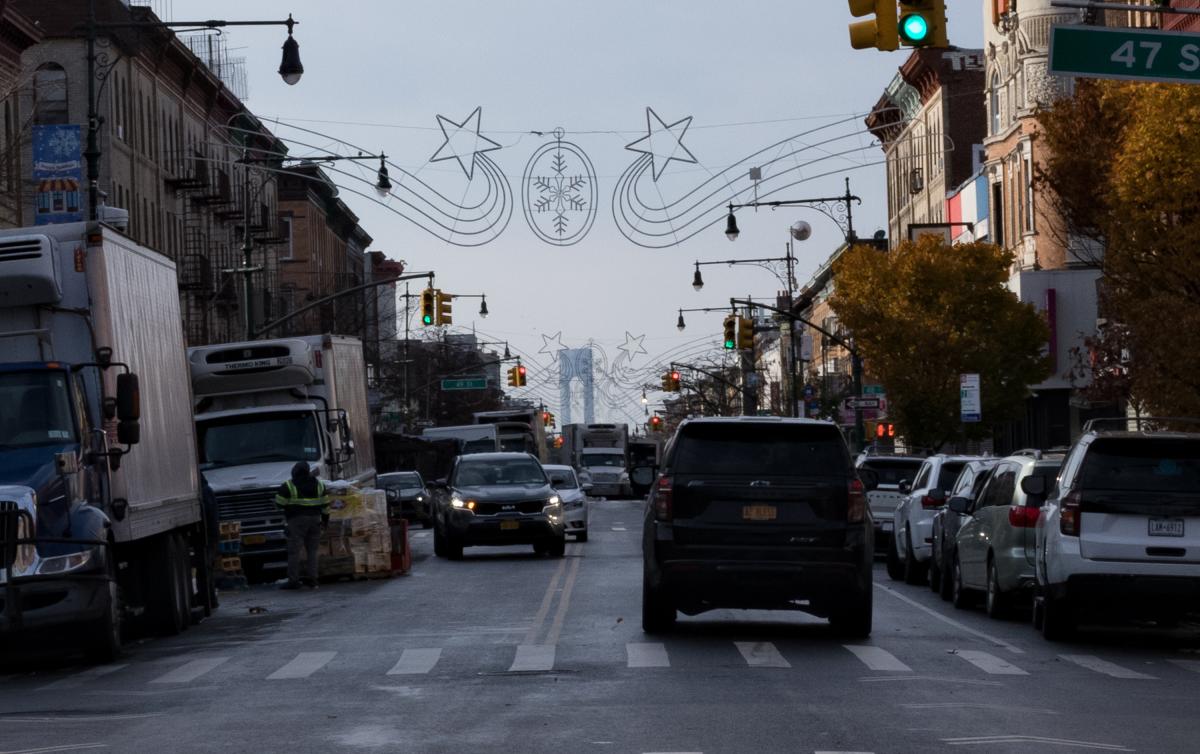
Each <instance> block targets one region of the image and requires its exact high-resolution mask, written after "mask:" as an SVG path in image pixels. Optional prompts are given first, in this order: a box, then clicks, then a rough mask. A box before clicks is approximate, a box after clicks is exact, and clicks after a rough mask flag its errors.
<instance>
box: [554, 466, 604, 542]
mask: <svg viewBox="0 0 1200 754" xmlns="http://www.w3.org/2000/svg"><path fill="white" fill-rule="evenodd" d="M542 468H544V469H545V470H546V476H548V477H550V486H551V487H553V488H554V490H555V492H557V493H558V496H559V498H560V499H561V500H562V507H563V523H564V525H565V526H566V529H567V534H573V535H574V536H575V541H576V542H586V541H587V538H588V497H587V493H588V490H590V489H591V487H592V485H590V484H580V483H579V478H578V477H576V476H575V469H573V468H571V467H570V466H551V465H546V466H543V467H542Z"/></svg>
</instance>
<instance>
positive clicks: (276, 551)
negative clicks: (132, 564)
mask: <svg viewBox="0 0 1200 754" xmlns="http://www.w3.org/2000/svg"><path fill="white" fill-rule="evenodd" d="M188 362H189V364H190V366H191V376H192V389H193V392H194V393H195V414H196V444H197V452H198V453H199V459H200V470H201V472H202V473H203V474H204V476H205V478H206V479H207V480H208V483H209V485H211V486H212V489H213V492H214V493H215V494H216V498H217V508H218V511H219V515H220V520H221V521H237V522H239V523H240V524H241V536H242V543H241V558H242V567H243V569H244V570H246V571H247V576H248V577H250V578H251V579H256V578H258V577H259V576H260V575H261V574H262V572H263V571H264V570H267V569H279V568H284V567H286V566H287V534H286V532H285V529H284V517H283V512H282V511H281V510H279V509H278V507H277V506H276V505H275V493H276V491H277V490H278V489H279V486H280V485H281V484H283V483H284V482H286V481H287V480H288V479H290V478H291V471H292V467H293V466H294V465H295V464H296V463H297V462H299V461H304V462H306V463H308V464H309V467H310V468H311V469H312V473H313V475H314V476H317V477H319V478H321V479H323V480H325V481H334V480H345V481H349V482H352V483H354V484H356V485H359V486H363V487H370V486H374V484H375V476H376V474H375V454H374V444H373V442H372V438H371V423H370V416H369V414H368V409H367V380H366V366H365V362H364V359H363V350H362V341H360V340H358V339H356V338H346V337H339V336H333V335H308V336H298V337H293V338H279V339H275V340H254V341H248V342H242V343H222V344H219V345H210V346H202V347H198V348H190V349H188Z"/></svg>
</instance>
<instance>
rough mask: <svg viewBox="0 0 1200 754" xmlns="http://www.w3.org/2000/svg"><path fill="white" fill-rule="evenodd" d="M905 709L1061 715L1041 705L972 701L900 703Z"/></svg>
mask: <svg viewBox="0 0 1200 754" xmlns="http://www.w3.org/2000/svg"><path fill="white" fill-rule="evenodd" d="M900 706H901V707H904V708H906V709H994V710H1007V711H1011V712H1036V713H1037V714H1039V715H1061V714H1062V713H1061V712H1055V711H1054V710H1049V709H1044V708H1042V707H1032V706H1031V707H1008V706H1005V705H1003V704H979V703H974V702H929V703H927V704H901V705H900Z"/></svg>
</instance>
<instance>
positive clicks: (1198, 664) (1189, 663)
mask: <svg viewBox="0 0 1200 754" xmlns="http://www.w3.org/2000/svg"><path fill="white" fill-rule="evenodd" d="M1171 664H1172V665H1177V666H1179V667H1181V668H1183V669H1184V670H1190V671H1192V672H1193V673H1200V660H1171Z"/></svg>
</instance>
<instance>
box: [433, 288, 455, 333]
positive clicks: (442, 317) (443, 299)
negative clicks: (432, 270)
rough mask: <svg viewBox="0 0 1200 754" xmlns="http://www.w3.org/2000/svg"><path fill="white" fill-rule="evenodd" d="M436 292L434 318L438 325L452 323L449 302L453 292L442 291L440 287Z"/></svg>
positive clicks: (452, 298) (451, 299)
mask: <svg viewBox="0 0 1200 754" xmlns="http://www.w3.org/2000/svg"><path fill="white" fill-rule="evenodd" d="M436 293H437V295H436V296H435V298H436V300H437V311H436V313H435V315H434V318H435V320H436V321H437V323H438V324H439V325H450V324H453V323H454V319H453V317H452V316H451V311H450V302H451V301H453V300H454V294H452V293H442V291H441V290H440V289H439V290H437V292H436Z"/></svg>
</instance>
